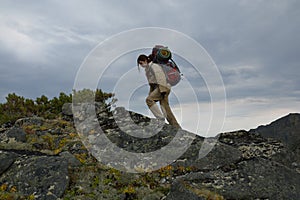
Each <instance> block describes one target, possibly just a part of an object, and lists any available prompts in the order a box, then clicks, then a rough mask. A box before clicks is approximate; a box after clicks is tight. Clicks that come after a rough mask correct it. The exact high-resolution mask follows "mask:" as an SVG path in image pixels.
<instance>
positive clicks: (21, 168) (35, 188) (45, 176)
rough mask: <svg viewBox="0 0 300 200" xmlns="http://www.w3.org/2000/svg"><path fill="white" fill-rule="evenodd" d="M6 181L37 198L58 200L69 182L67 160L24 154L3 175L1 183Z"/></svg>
mask: <svg viewBox="0 0 300 200" xmlns="http://www.w3.org/2000/svg"><path fill="white" fill-rule="evenodd" d="M4 183H6V184H8V185H9V186H10V187H13V186H14V187H15V188H16V190H17V191H18V192H21V193H22V194H24V195H28V196H29V195H32V194H33V195H34V196H35V197H36V199H47V200H52V199H53V200H56V199H58V198H60V197H61V196H62V195H63V194H64V192H65V190H66V188H67V186H68V183H69V178H68V165H67V161H66V160H64V159H63V158H61V157H57V156H25V157H24V156H22V157H20V158H18V159H16V161H15V162H14V164H13V165H12V166H11V167H10V168H9V169H8V170H7V171H6V172H5V173H4V174H3V175H2V176H1V178H0V185H2V184H4Z"/></svg>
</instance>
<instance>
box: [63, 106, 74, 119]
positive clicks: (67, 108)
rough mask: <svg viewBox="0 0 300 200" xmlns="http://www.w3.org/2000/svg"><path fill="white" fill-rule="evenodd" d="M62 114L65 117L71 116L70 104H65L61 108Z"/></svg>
mask: <svg viewBox="0 0 300 200" xmlns="http://www.w3.org/2000/svg"><path fill="white" fill-rule="evenodd" d="M62 114H63V115H67V116H73V111H72V103H65V104H64V105H63V106H62Z"/></svg>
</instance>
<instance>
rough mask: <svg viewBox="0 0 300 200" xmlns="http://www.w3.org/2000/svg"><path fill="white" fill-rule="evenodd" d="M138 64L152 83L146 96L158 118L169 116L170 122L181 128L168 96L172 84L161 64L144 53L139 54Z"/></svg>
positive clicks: (162, 119) (147, 102)
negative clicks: (168, 80) (158, 104)
mask: <svg viewBox="0 0 300 200" xmlns="http://www.w3.org/2000/svg"><path fill="white" fill-rule="evenodd" d="M137 64H138V67H139V66H141V67H143V68H144V69H145V72H146V77H147V79H148V83H149V85H150V91H149V94H148V97H147V98H146V104H147V106H148V107H149V109H150V110H151V112H152V113H153V115H154V116H155V117H156V118H157V119H159V120H161V121H164V120H165V118H167V121H168V122H169V124H171V125H172V126H174V127H175V128H177V129H180V128H181V127H180V125H179V124H178V122H177V120H176V118H175V116H174V114H173V113H172V111H171V108H170V106H169V99H168V97H169V94H170V91H171V85H170V84H169V83H167V80H166V76H165V73H164V71H163V69H162V68H161V66H160V65H158V64H156V63H153V62H152V60H151V58H149V57H148V56H146V55H144V54H141V55H139V57H138V59H137ZM157 101H159V103H160V107H161V110H160V109H159V108H158V106H157V104H156V102H157ZM161 111H162V112H161Z"/></svg>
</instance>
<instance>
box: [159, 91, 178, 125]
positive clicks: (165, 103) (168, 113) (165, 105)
mask: <svg viewBox="0 0 300 200" xmlns="http://www.w3.org/2000/svg"><path fill="white" fill-rule="evenodd" d="M169 94H170V93H169V92H168V93H166V94H165V95H164V96H163V98H162V99H161V100H160V106H161V110H162V111H163V113H164V115H165V117H166V118H167V120H168V122H169V123H170V124H171V125H172V126H174V127H175V128H181V127H180V125H179V124H178V122H177V120H176V118H175V116H174V114H173V112H172V110H171V108H170V105H169Z"/></svg>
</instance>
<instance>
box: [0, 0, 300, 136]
mask: <svg viewBox="0 0 300 200" xmlns="http://www.w3.org/2000/svg"><path fill="white" fill-rule="evenodd" d="M299 24H300V1H298V0H285V1H282V0H226V1H223V0H214V1H211V0H199V1H196V0H194V1H192V0H187V1H176V0H174V1H171V0H162V1H133V0H129V1H120V0H119V1H117V0H112V1H104V0H103V1H97V0H88V1H79V0H64V1H61V0H51V1H50V0H44V1H33V0H28V1H14V0H2V1H0V70H1V73H0V86H1V87H0V102H4V101H5V97H6V96H7V94H8V93H12V92H15V93H16V94H18V95H21V96H24V97H26V98H33V99H35V98H36V97H39V96H41V95H43V94H44V95H46V96H48V97H49V98H52V97H54V96H58V94H59V93H60V92H65V93H71V92H72V89H73V86H74V81H75V78H76V74H78V70H79V69H80V66H81V65H82V63H83V62H84V59H85V58H86V57H87V56H88V55H89V54H90V52H91V51H92V50H93V49H94V48H95V47H96V46H97V45H98V44H99V43H101V42H103V41H105V40H106V39H107V38H110V37H112V36H113V35H116V34H119V33H120V32H123V31H128V30H132V29H136V28H143V27H160V28H164V29H170V30H174V31H178V32H180V33H183V34H185V35H187V36H189V37H190V38H192V39H193V40H195V42H197V43H199V44H200V45H201V46H202V47H203V48H204V49H205V50H206V52H207V53H208V54H209V55H210V57H211V58H212V60H213V61H214V63H215V65H216V66H217V68H218V70H219V73H220V75H221V78H222V81H223V83H224V89H225V91H226V107H225V108H226V115H225V118H224V117H223V115H224V114H223V113H224V109H225V108H224V102H223V101H222V99H215V100H214V102H213V104H212V103H211V102H210V101H209V100H210V99H209V98H205V97H206V96H207V97H209V96H210V95H209V92H208V90H209V88H208V86H207V85H206V86H205V81H203V79H202V78H203V77H201V76H200V77H196V79H193V76H192V75H191V74H192V72H191V71H190V69H192V68H188V67H186V68H184V67H183V66H182V67H181V71H182V72H183V73H184V75H185V76H186V77H187V78H186V80H188V81H189V82H190V84H191V85H192V88H193V91H194V92H195V91H196V100H195V99H193V100H191V99H189V98H187V97H189V94H188V91H189V90H187V89H186V88H185V87H186V85H185V84H184V81H183V83H182V85H180V84H181V83H180V84H179V85H178V86H176V87H175V88H174V91H175V93H176V95H174V94H173V95H171V96H170V101H171V106H172V108H173V110H174V112H175V114H176V116H177V118H178V119H179V121H180V123H181V124H182V126H183V127H184V128H186V129H188V130H191V131H194V132H197V133H198V134H200V135H201V132H203V131H205V130H204V129H205V128H203V127H202V125H203V124H208V123H209V122H210V119H211V118H210V117H206V116H210V115H209V112H211V110H210V109H209V108H211V105H213V107H214V115H215V116H219V117H216V118H214V119H213V120H214V121H215V122H211V126H210V127H211V129H210V133H213V132H222V131H231V130H238V129H246V130H248V129H250V128H256V127H257V126H258V125H262V124H268V123H270V122H271V121H274V120H275V119H277V118H279V117H282V116H284V115H286V114H288V113H290V112H300V109H299V108H300V79H299V74H300V58H299V52H300V34H299V32H300V26H299ZM145 39H147V38H145ZM126 42H128V41H126ZM166 45H168V44H166ZM113 48H114V49H118V46H114V47H113ZM137 53H142V52H131V53H129V54H128V57H127V59H125V58H126V57H124V56H123V57H120V58H119V59H117V60H115V61H114V63H112V66H114V67H111V69H112V70H111V73H110V72H109V70H108V71H106V74H105V75H103V77H102V78H103V82H102V83H99V86H100V87H101V88H103V89H105V90H110V89H113V88H114V86H113V82H109V77H110V76H111V75H112V74H116V73H117V72H116V71H114V70H113V69H118V68H117V66H118V64H119V66H120V65H122V66H125V68H124V69H129V68H131V69H133V70H132V71H130V72H132V73H136V74H135V75H134V76H136V77H137V78H136V80H138V81H141V82H142V81H145V79H143V76H144V74H143V73H139V72H138V70H137V67H136V65H135V64H136V60H135V57H136V55H137ZM128 58H132V60H129V59H128ZM175 58H176V57H175ZM177 59H178V62H180V55H179V56H177ZM181 63H184V61H182V62H181ZM187 65H188V64H187ZM125 72H126V71H125ZM125 72H123V71H122V70H120V71H119V73H125ZM127 72H128V71H127ZM117 74H118V73H117ZM120 75H122V74H120ZM204 78H205V77H204ZM105 80H106V82H105ZM100 82H101V81H100ZM111 84H112V85H111ZM205 88H206V89H205ZM108 92H110V91H108ZM146 95H147V86H146V85H144V86H143V85H142V86H141V87H139V89H137V90H136V91H135V92H133V93H132V94H131V97H130V99H131V100H132V101H133V99H134V101H133V102H130V106H128V105H122V101H120V102H119V104H120V105H119V106H125V107H129V108H132V110H134V111H138V112H141V113H143V114H147V115H150V116H151V114H150V113H149V112H148V110H147V108H146V107H145V106H146V105H145V102H144V99H145V97H146ZM178 99H179V100H180V99H181V100H180V101H179V100H178ZM197 106H198V107H200V111H199V110H198V111H197V112H195V109H196V107H197ZM182 113H190V114H189V115H188V117H187V116H185V115H182ZM198 116H201V120H200V121H201V123H200V127H198V128H196V129H195V122H194V121H193V120H191V119H194V118H197V117H198ZM221 122H222V124H223V122H224V126H223V128H221V129H218V128H216V130H214V129H213V127H214V124H215V123H216V124H219V123H221Z"/></svg>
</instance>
